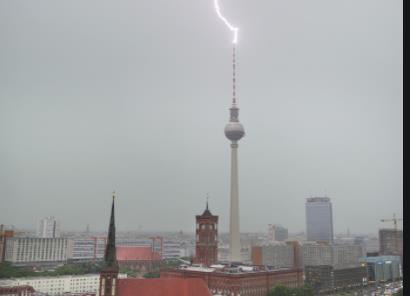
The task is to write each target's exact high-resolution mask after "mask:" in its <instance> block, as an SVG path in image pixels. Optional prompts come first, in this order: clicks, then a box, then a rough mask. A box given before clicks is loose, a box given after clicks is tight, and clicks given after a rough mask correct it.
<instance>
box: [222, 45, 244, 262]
mask: <svg viewBox="0 0 410 296" xmlns="http://www.w3.org/2000/svg"><path fill="white" fill-rule="evenodd" d="M229 110H230V119H229V123H228V124H227V125H226V126H225V136H226V137H227V138H228V139H229V140H230V141H231V198H230V221H229V260H230V261H231V262H241V261H242V260H241V242H240V235H239V189H238V141H239V140H240V139H241V138H242V137H243V136H244V135H245V131H244V128H243V126H242V124H241V123H240V122H239V118H238V116H239V109H238V107H237V106H236V96H235V46H234V48H233V97H232V106H231V108H230V109H229Z"/></svg>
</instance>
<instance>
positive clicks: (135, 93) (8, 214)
mask: <svg viewBox="0 0 410 296" xmlns="http://www.w3.org/2000/svg"><path fill="white" fill-rule="evenodd" d="M177 2H178V3H176V4H175V6H170V4H168V3H167V2H166V1H158V2H155V3H152V2H150V1H145V2H142V3H140V4H135V3H133V2H131V1H124V3H123V6H120V7H118V6H116V5H115V4H104V5H102V7H101V6H99V5H98V4H97V2H90V3H88V4H81V9H80V10H78V6H79V4H78V3H66V7H65V9H62V8H61V7H60V6H58V5H56V4H54V3H52V2H51V1H48V0H44V1H39V2H37V3H24V4H23V2H20V1H13V2H7V3H6V2H4V3H1V4H0V28H1V29H0V42H1V43H2V44H4V45H5V46H4V48H3V49H2V51H1V52H0V81H2V83H1V88H0V98H1V99H0V118H1V119H0V120H1V124H0V136H1V139H2V142H4V143H5V144H4V145H1V146H0V155H1V156H0V162H1V163H2V164H4V165H2V166H1V168H0V196H1V197H0V203H1V205H2V207H1V208H0V216H1V217H2V219H3V221H0V223H5V224H13V225H15V226H16V227H27V226H30V225H35V224H36V222H37V220H38V219H40V218H42V217H45V216H50V215H52V216H55V217H56V218H57V219H58V220H59V221H61V224H62V225H61V228H62V230H63V229H77V230H81V229H84V228H85V225H87V224H89V225H90V227H91V229H96V228H100V229H104V225H105V224H106V223H105V220H104V213H106V204H107V200H109V198H110V192H111V191H112V190H113V189H115V190H116V191H117V192H118V202H117V209H118V210H119V211H121V213H122V217H121V218H122V219H121V221H118V229H123V230H135V229H136V228H138V226H139V225H142V226H143V229H160V228H162V229H164V230H168V231H169V230H179V229H182V230H183V231H187V232H188V231H189V230H191V231H192V232H193V231H194V230H193V225H194V223H193V216H194V215H195V214H196V213H198V212H199V211H200V210H201V209H203V205H204V202H205V198H206V194H207V193H209V195H210V205H211V207H212V209H213V213H214V214H216V215H218V216H219V217H221V218H220V229H221V231H222V232H225V231H227V229H228V224H229V171H230V168H229V161H228V160H229V149H228V148H227V147H226V146H227V145H226V139H225V138H224V136H223V133H222V132H221V127H223V126H224V125H225V123H226V117H227V116H226V107H227V106H228V104H229V101H230V99H231V98H230V91H231V89H230V79H231V76H230V69H231V68H230V62H231V56H230V54H231V50H230V45H231V44H230V43H229V42H228V41H229V34H228V33H227V32H225V31H224V30H223V28H221V27H220V26H221V25H220V23H219V22H218V21H217V20H216V19H215V15H214V11H213V10H212V9H213V8H212V6H211V5H210V4H211V3H208V2H205V1H204V2H200V3H187V2H184V1H182V0H180V1H177ZM209 2H211V1H209ZM348 2H349V3H350V4H349V3H348V4H346V3H339V4H335V3H333V4H332V6H331V7H330V6H329V5H327V4H326V3H325V2H324V1H318V0H316V1H314V2H312V3H311V4H310V5H307V4H303V3H302V2H301V1H299V2H298V3H297V5H298V7H299V8H301V10H300V11H304V12H303V15H302V14H300V11H299V12H298V11H295V10H294V8H295V7H294V5H295V4H292V3H282V2H280V3H274V4H272V3H267V2H263V1H259V2H257V5H250V4H249V3H245V2H244V1H242V2H235V3H234V2H232V1H224V4H223V5H224V6H226V7H229V10H228V11H229V14H230V15H232V16H231V17H230V18H231V19H233V20H235V22H238V23H239V20H240V24H241V39H240V41H239V44H238V48H239V49H238V65H237V67H238V69H239V72H238V77H237V80H238V90H237V94H238V98H239V100H240V105H241V120H243V122H246V128H247V132H249V137H247V140H246V142H244V143H243V144H242V145H241V152H240V171H239V179H240V180H241V187H240V207H239V208H240V213H239V216H240V217H241V224H240V225H241V226H240V227H241V230H242V232H255V231H264V232H265V231H267V225H268V224H271V223H280V224H282V225H284V226H285V227H286V228H288V229H289V231H290V232H298V231H305V222H304V221H305V215H304V201H305V199H306V198H307V197H309V196H312V195H314V196H316V195H318V196H323V195H327V196H329V197H330V198H331V199H332V204H333V223H334V230H335V233H337V232H344V230H346V229H347V228H350V230H351V232H352V233H354V232H374V233H376V232H377V229H379V228H382V227H386V225H383V224H382V223H381V222H380V219H383V218H389V217H390V216H392V214H393V213H396V214H397V215H398V216H402V215H403V208H402V195H403V193H402V90H401V87H402V74H401V70H402V40H401V33H402V28H401V22H402V14H401V4H400V2H398V1H391V2H389V3H385V2H383V1H373V0H372V1H365V2H366V3H365V4H363V3H362V4H358V3H356V2H353V1H348ZM178 5H180V6H181V7H183V9H180V8H178ZM349 5H353V6H355V8H356V9H355V10H354V11H352V10H351V9H350V6H349ZM23 6H24V9H23ZM26 6H28V7H29V8H27V7H26ZM369 6H370V7H371V9H370V10H369ZM96 7H99V8H100V10H98V12H99V13H97V14H96V15H94V18H92V19H90V18H89V15H90V13H91V12H92V11H94V9H95V8H96ZM30 8H31V9H30ZM45 8H47V9H45ZM138 8H140V9H138ZM302 8H303V10H302ZM316 10H317V11H316ZM165 11H168V13H165ZM186 11H191V13H190V14H187V13H186ZM265 11H266V13H265ZM323 11H327V12H328V13H327V14H323ZM369 11H370V12H369ZM78 12H80V13H79V14H78V15H77V13H78ZM184 12H185V13H184ZM156 13H159V14H160V15H159V16H160V18H159V23H156V22H155V20H157V18H155V17H154V16H156ZM144 14H145V15H144ZM272 14H273V15H272ZM257 15H258V17H257ZM175 16H178V17H175ZM346 17H348V18H349V20H350V22H349V24H346ZM73 20H75V22H73ZM50 21H53V22H54V24H55V26H50V25H49V22H50ZM172 22H174V23H172ZM323 23H326V24H327V26H323ZM171 24H172V25H171ZM186 24H189V26H187V25H186ZM278 24H281V26H278ZM10 36H12V37H10ZM33 36H34V37H33ZM302 36H305V37H306V38H307V39H309V38H310V40H312V39H313V40H317V42H316V43H315V42H313V43H311V41H310V40H309V42H306V40H305V39H303V38H301V37H302ZM341 36H342V37H343V38H341ZM32 38H36V41H35V42H32ZM342 39H343V40H342ZM164 44H166V45H167V46H165V47H164ZM351 44H354V46H351ZM358 81H360V82H358ZM370 208H371V210H370ZM364 209H367V210H364ZM73 217H75V219H74V218H73ZM255 217H257V218H258V219H255ZM97 225H100V226H98V227H97ZM33 228H34V227H33Z"/></svg>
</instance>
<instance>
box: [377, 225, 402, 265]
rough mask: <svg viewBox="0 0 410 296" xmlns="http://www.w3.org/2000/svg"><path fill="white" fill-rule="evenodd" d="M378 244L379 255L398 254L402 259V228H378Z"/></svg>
mask: <svg viewBox="0 0 410 296" xmlns="http://www.w3.org/2000/svg"><path fill="white" fill-rule="evenodd" d="M379 244H380V248H379V253H380V255H395V256H400V258H401V260H403V230H399V229H397V230H395V229H380V230H379ZM402 262H403V261H402Z"/></svg>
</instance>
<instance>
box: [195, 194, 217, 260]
mask: <svg viewBox="0 0 410 296" xmlns="http://www.w3.org/2000/svg"><path fill="white" fill-rule="evenodd" d="M217 261H218V216H214V215H212V213H211V211H210V210H209V208H208V202H207V203H206V209H205V211H204V212H203V213H202V215H197V216H196V244H195V259H194V262H195V263H199V264H203V265H205V266H210V265H212V264H214V263H216V262H217Z"/></svg>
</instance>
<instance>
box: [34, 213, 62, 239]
mask: <svg viewBox="0 0 410 296" xmlns="http://www.w3.org/2000/svg"><path fill="white" fill-rule="evenodd" d="M37 236H38V237H41V238H55V237H60V223H59V222H58V221H57V220H56V219H55V218H54V217H52V216H50V217H46V218H44V219H41V220H40V221H39V222H38V225H37Z"/></svg>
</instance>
